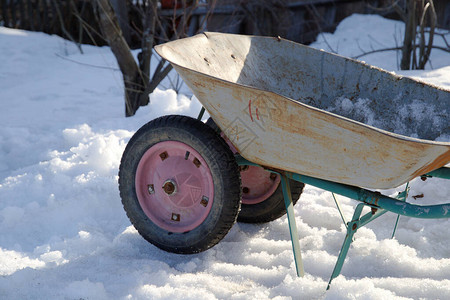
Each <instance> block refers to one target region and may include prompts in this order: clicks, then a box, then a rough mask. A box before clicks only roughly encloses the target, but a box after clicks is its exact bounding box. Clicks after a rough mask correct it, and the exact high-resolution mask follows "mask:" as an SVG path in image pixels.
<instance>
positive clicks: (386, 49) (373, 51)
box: [352, 47, 402, 59]
mask: <svg viewBox="0 0 450 300" xmlns="http://www.w3.org/2000/svg"><path fill="white" fill-rule="evenodd" d="M395 50H402V47H393V48H384V49H377V50H372V51H368V52H365V53H362V54H360V55H357V56H353V57H352V58H354V59H358V58H360V57H363V56H366V55H369V54H373V53H377V52H386V51H395Z"/></svg>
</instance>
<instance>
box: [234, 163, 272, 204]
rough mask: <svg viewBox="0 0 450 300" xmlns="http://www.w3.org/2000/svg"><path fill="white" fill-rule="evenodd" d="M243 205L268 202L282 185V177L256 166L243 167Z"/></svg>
mask: <svg viewBox="0 0 450 300" xmlns="http://www.w3.org/2000/svg"><path fill="white" fill-rule="evenodd" d="M241 169H242V170H241V182H242V203H243V204H247V205H252V204H258V203H261V202H263V201H265V200H267V199H268V198H269V197H270V196H272V194H273V193H274V192H275V190H276V189H277V188H278V185H279V184H280V181H281V179H280V176H279V175H277V174H274V173H271V172H269V171H267V170H264V169H263V168H261V167H256V166H243V168H242V167H241Z"/></svg>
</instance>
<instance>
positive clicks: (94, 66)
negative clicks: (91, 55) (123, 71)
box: [55, 53, 120, 71]
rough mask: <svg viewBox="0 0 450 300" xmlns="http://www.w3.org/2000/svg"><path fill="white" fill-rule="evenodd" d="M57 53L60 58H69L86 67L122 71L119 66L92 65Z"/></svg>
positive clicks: (68, 59)
mask: <svg viewBox="0 0 450 300" xmlns="http://www.w3.org/2000/svg"><path fill="white" fill-rule="evenodd" d="M55 55H56V56H58V57H59V58H62V59H64V60H67V61H70V62H73V63H76V64H79V65H82V66H86V67H91V68H97V69H106V70H113V71H120V69H118V68H111V67H104V66H96V65H91V64H87V63H82V62H79V61H76V60H73V59H70V58H67V57H64V56H62V55H60V54H58V53H55Z"/></svg>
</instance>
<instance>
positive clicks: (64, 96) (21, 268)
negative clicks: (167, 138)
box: [0, 15, 450, 300]
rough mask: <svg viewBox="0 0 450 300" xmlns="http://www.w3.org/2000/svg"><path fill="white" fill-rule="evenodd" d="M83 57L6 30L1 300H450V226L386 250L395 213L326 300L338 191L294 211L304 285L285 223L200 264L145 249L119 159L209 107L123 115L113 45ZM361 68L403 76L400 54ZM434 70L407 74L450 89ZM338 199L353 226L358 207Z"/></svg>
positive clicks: (364, 29) (444, 66) (345, 31)
mask: <svg viewBox="0 0 450 300" xmlns="http://www.w3.org/2000/svg"><path fill="white" fill-rule="evenodd" d="M402 28H403V27H402V25H401V23H399V22H396V21H392V20H386V19H383V18H381V17H379V16H362V15H353V16H351V17H349V18H347V19H345V20H344V21H343V22H342V23H341V24H340V25H339V27H338V28H337V30H336V32H335V33H334V34H324V35H322V36H319V38H318V41H317V42H316V43H315V44H314V45H313V46H314V47H317V48H323V49H325V50H330V49H327V48H326V47H327V45H326V43H325V42H324V38H326V40H327V43H328V44H329V45H331V46H332V47H333V48H334V50H336V51H337V52H338V53H340V54H342V55H347V56H353V55H357V54H359V53H361V50H360V49H359V48H360V47H361V48H364V47H368V49H370V47H372V46H373V47H375V46H377V45H380V46H383V47H393V46H395V43H396V42H395V38H394V37H397V40H399V37H400V36H401V34H400V33H401V31H402V30H403V29H402ZM371 45H372V46H371ZM83 51H84V54H80V53H79V52H78V50H77V48H76V47H75V46H74V45H73V44H71V43H70V42H68V41H65V40H63V39H61V38H59V37H56V36H49V35H46V34H43V33H33V32H26V31H21V30H14V29H7V28H4V27H0V53H1V55H0V90H1V93H0V95H1V101H0V229H1V234H0V299H279V300H281V299H312V298H314V299H317V298H321V299H419V298H420V299H449V298H450V250H449V249H450V247H449V243H450V240H449V235H450V234H449V233H450V232H449V230H450V221H449V220H448V219H442V220H420V219H410V218H406V217H403V218H400V223H399V228H398V230H397V234H396V238H395V239H390V236H391V234H392V229H393V225H394V223H395V219H396V216H395V215H393V214H390V213H388V214H386V215H384V216H382V217H380V218H379V219H377V220H376V221H374V222H373V223H371V224H369V225H368V226H366V227H364V228H361V229H360V230H359V231H358V232H357V234H356V238H355V241H354V243H353V245H352V247H351V248H350V251H349V255H348V258H347V260H346V262H345V264H344V267H343V270H342V273H341V274H342V275H340V276H339V277H338V278H336V279H335V280H334V281H333V284H332V287H331V289H330V290H329V291H326V290H325V289H326V286H327V283H328V279H329V277H330V275H331V272H332V270H333V267H334V264H335V262H336V259H337V255H338V253H339V250H340V247H341V245H342V242H343V239H344V236H345V233H346V230H345V226H344V225H343V224H342V221H341V219H340V215H339V214H338V211H337V210H336V209H335V207H334V206H335V205H334V202H333V199H332V196H331V194H330V193H329V192H326V191H323V190H320V189H317V188H313V187H309V186H308V187H307V188H305V191H304V192H303V194H302V196H301V197H300V199H299V201H298V204H297V205H296V207H295V213H296V220H297V226H298V231H299V238H300V245H301V247H302V255H303V260H304V265H305V271H306V275H305V277H303V278H297V277H296V275H295V267H294V261H293V256H292V252H291V242H290V237H289V231H288V225H287V219H286V217H282V218H280V219H278V220H276V221H274V222H271V223H269V224H262V225H261V224H260V225H249V224H236V225H235V226H234V227H233V228H232V230H231V231H230V233H229V234H228V235H227V236H226V237H225V238H224V240H222V241H221V242H220V243H219V244H218V245H216V246H215V247H213V248H212V249H210V250H208V251H206V252H203V253H199V254H195V255H189V256H186V255H176V254H171V253H166V252H164V251H162V250H159V249H158V248H156V247H154V246H153V245H151V244H149V243H147V242H146V241H145V240H144V239H143V238H141V237H140V236H139V234H138V233H137V232H136V230H135V229H134V228H133V227H132V226H131V225H130V222H129V220H128V219H127V217H126V215H125V212H124V210H123V208H122V205H121V201H120V197H119V193H118V187H117V173H118V167H119V161H120V157H121V155H122V152H123V150H124V148H125V145H126V143H127V141H128V140H129V138H130V137H131V136H132V134H133V133H134V132H135V131H136V130H137V129H138V128H139V127H140V126H142V125H143V124H145V123H146V122H148V121H150V120H151V119H153V118H155V117H157V116H160V115H164V114H172V113H176V114H184V115H190V116H196V115H197V114H198V111H199V110H200V104H199V103H198V101H197V100H196V99H195V98H191V96H184V95H182V94H180V95H177V94H176V93H175V92H174V91H173V90H171V89H168V90H166V89H165V88H164V87H168V86H169V82H168V81H166V82H165V83H164V84H163V85H162V86H160V89H157V90H156V91H155V92H154V93H153V94H152V95H151V98H150V99H151V105H149V106H147V107H143V108H140V109H139V111H138V112H137V115H136V116H134V117H132V118H125V117H124V103H123V89H122V79H121V75H120V72H118V70H117V65H116V62H115V59H114V57H113V55H112V54H111V52H110V50H109V48H108V47H103V48H96V47H92V46H86V45H83ZM364 59H365V60H366V62H368V63H370V64H373V65H376V66H379V67H382V68H385V69H387V70H389V71H395V72H398V71H397V67H396V66H397V60H396V56H395V54H394V53H392V52H391V53H385V52H383V53H377V54H373V55H369V56H367V57H364ZM431 60H432V66H433V68H434V70H431V66H430V65H428V66H427V68H428V70H426V71H408V72H398V73H401V74H404V75H408V76H413V77H416V78H420V79H421V80H424V81H428V82H430V83H433V84H436V85H439V86H441V87H444V88H450V81H449V78H450V56H449V55H448V54H444V53H443V52H441V51H435V50H433V52H432V57H431ZM81 63H82V64H81ZM172 80H173V81H175V80H176V77H175V74H172ZM182 91H183V92H184V93H185V94H187V95H189V92H187V91H186V88H185V87H183V88H182ZM347 104H348V103H347ZM343 105H344V106H345V105H346V104H345V102H343ZM347 108H348V109H351V107H347ZM402 188H404V187H400V188H398V189H392V190H389V191H384V192H385V193H387V194H391V195H394V194H396V193H398V192H399V191H401V189H402ZM419 194H424V197H423V198H418V199H417V200H414V199H413V198H412V196H414V195H419ZM449 196H450V187H449V185H448V183H446V182H445V180H440V179H429V180H427V181H425V182H422V181H420V180H414V181H413V182H412V183H411V192H410V197H409V199H408V201H410V202H413V203H419V204H421V203H423V204H429V203H436V202H439V203H443V202H445V201H447V200H448V199H449V198H450V197H449ZM338 199H339V201H340V202H341V206H342V208H343V211H344V213H345V215H346V217H347V219H349V218H350V217H351V215H352V212H353V209H354V206H355V201H353V200H349V199H346V198H343V197H338Z"/></svg>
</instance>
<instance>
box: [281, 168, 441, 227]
mask: <svg viewBox="0 0 450 300" xmlns="http://www.w3.org/2000/svg"><path fill="white" fill-rule="evenodd" d="M441 169H442V168H441ZM286 175H287V177H288V178H291V179H293V180H297V181H300V182H303V183H306V184H310V185H313V186H316V187H318V188H321V189H324V190H327V191H330V192H332V193H336V194H339V195H343V196H345V197H348V198H351V199H355V200H358V201H361V202H364V203H365V204H369V205H373V206H375V207H379V208H383V209H386V210H388V211H391V212H393V213H396V214H399V215H404V216H408V217H414V218H423V219H440V218H450V203H446V204H436V205H415V204H411V203H407V202H403V201H400V200H397V199H394V198H391V197H388V196H384V195H382V194H380V193H379V192H372V191H369V190H366V189H363V188H360V187H356V186H351V185H347V184H342V183H337V182H332V181H328V180H323V179H318V178H314V177H310V176H306V175H300V174H295V173H291V172H286Z"/></svg>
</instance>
